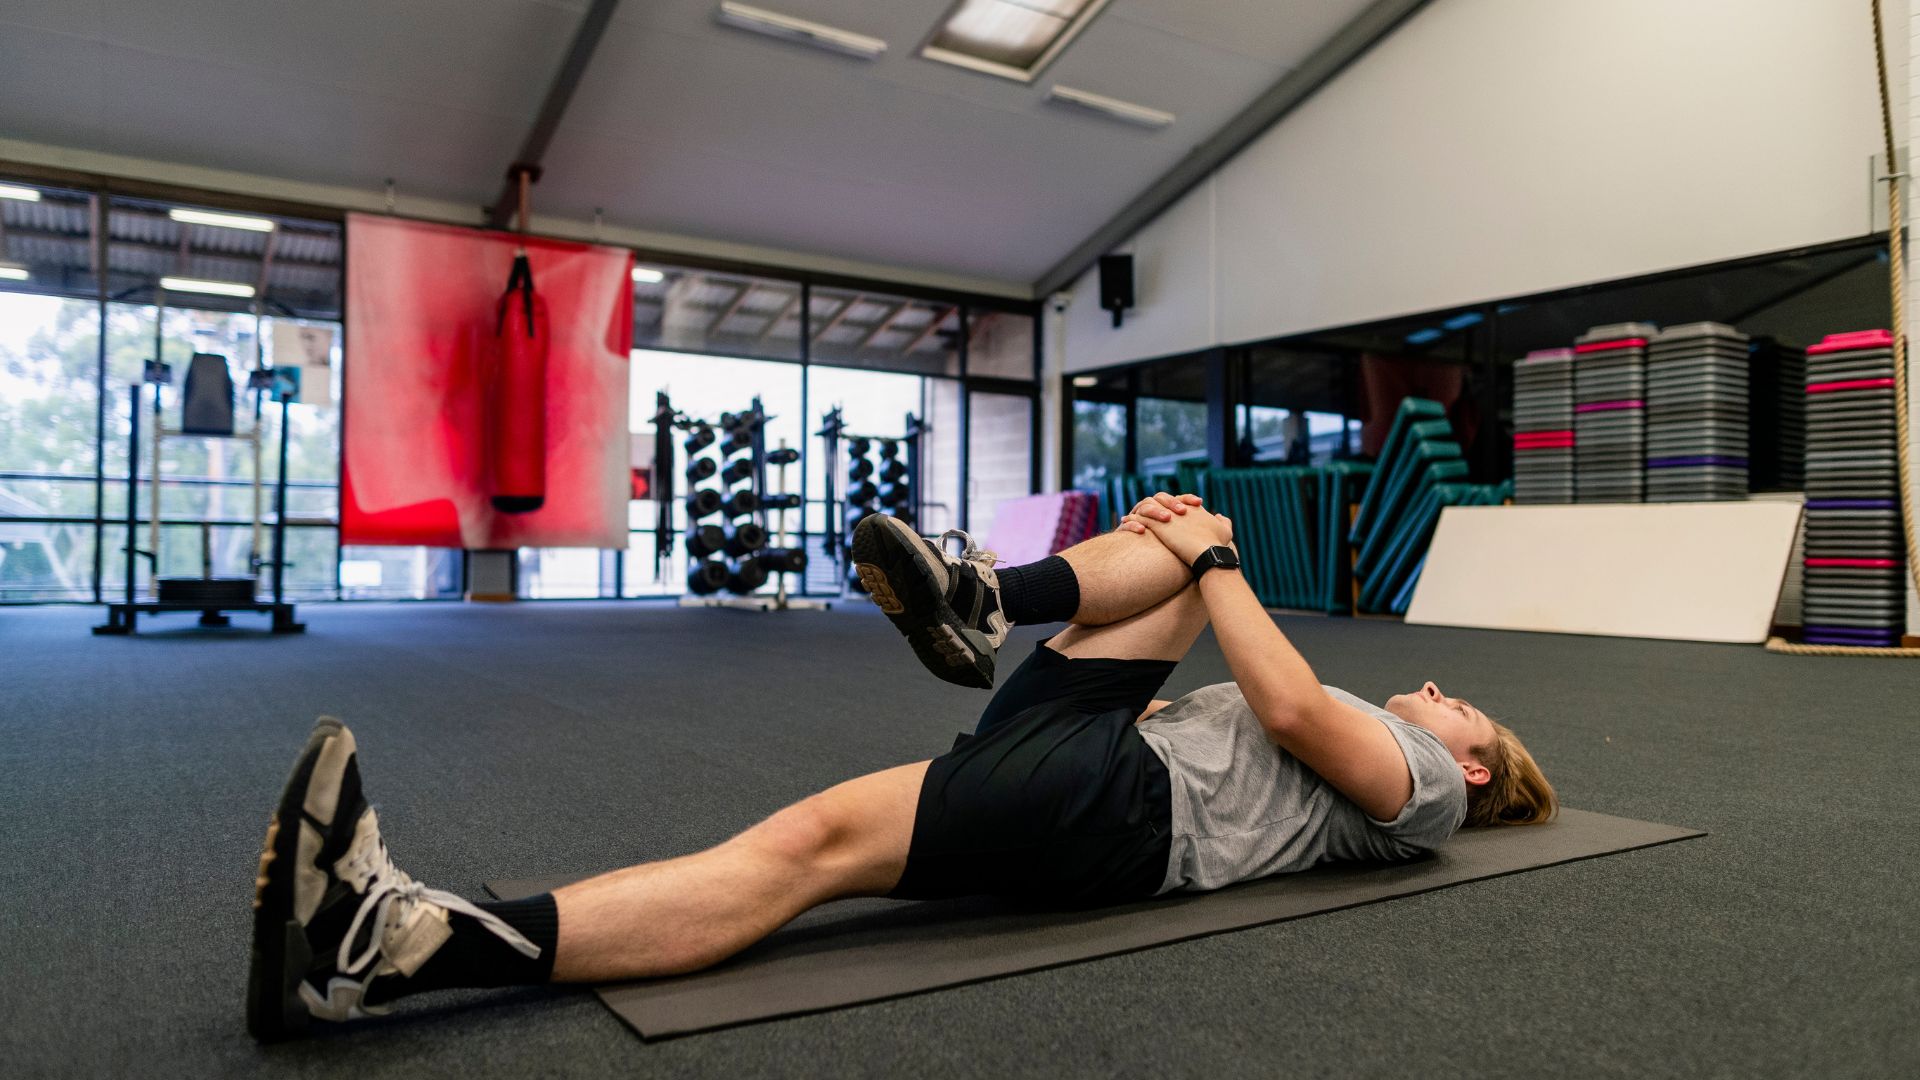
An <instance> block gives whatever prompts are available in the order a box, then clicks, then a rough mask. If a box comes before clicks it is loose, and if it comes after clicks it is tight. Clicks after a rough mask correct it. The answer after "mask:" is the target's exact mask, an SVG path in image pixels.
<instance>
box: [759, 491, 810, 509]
mask: <svg viewBox="0 0 1920 1080" xmlns="http://www.w3.org/2000/svg"><path fill="white" fill-rule="evenodd" d="M760 509H762V510H798V509H800V496H798V495H791V494H789V495H765V496H762V497H761V499H760Z"/></svg>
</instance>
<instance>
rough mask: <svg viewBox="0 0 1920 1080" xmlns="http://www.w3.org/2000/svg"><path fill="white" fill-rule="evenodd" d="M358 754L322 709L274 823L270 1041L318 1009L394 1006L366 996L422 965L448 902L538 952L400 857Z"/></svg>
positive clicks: (439, 940)
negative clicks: (385, 833)
mask: <svg viewBox="0 0 1920 1080" xmlns="http://www.w3.org/2000/svg"><path fill="white" fill-rule="evenodd" d="M357 757H358V755H357V754H356V752H355V747H354V742H353V733H352V732H351V731H348V730H347V727H346V725H345V724H342V723H341V722H340V721H338V720H335V719H333V718H331V717H322V718H321V720H320V722H319V723H318V724H315V725H314V728H313V734H312V735H311V736H310V737H309V738H308V739H307V748H306V750H305V751H303V752H302V753H301V755H300V760H299V761H297V762H295V763H294V766H293V776H292V777H290V778H289V779H288V780H287V786H286V790H285V791H284V792H283V793H282V794H281V796H280V806H279V809H277V810H276V811H274V815H273V819H272V820H271V821H270V822H268V824H267V840H266V843H265V844H264V845H263V846H262V847H261V849H260V871H259V875H258V877H256V878H255V880H254V890H253V953H252V957H251V965H250V970H249V972H248V977H247V1030H248V1031H249V1032H251V1033H252V1034H253V1037H254V1038H256V1039H259V1040H261V1041H263V1042H266V1041H272V1040H276V1039H284V1038H288V1037H290V1036H293V1035H298V1034H300V1033H301V1032H302V1031H305V1030H306V1028H307V1026H308V1024H309V1023H311V1022H312V1021H313V1020H316V1019H319V1020H332V1021H344V1020H357V1019H360V1018H361V1017H365V1016H377V1015H380V1014H381V1013H384V1012H386V1011H387V1010H385V1009H383V1008H379V1007H376V1006H373V1005H370V1004H367V1003H366V1002H365V1001H363V1000H362V999H363V998H364V997H365V996H366V993H367V988H368V987H369V986H371V985H372V984H373V981H374V980H375V979H377V978H380V977H382V976H389V975H401V976H406V975H411V974H413V973H414V972H416V971H418V970H419V969H420V965H421V964H424V963H426V961H427V958H428V957H430V956H432V955H433V954H434V952H436V951H437V950H438V949H439V948H440V946H441V945H443V944H445V943H446V941H447V939H448V938H449V937H451V936H452V934H453V931H452V929H451V928H450V927H449V926H448V925H447V914H448V912H450V911H457V912H460V913H461V914H463V915H471V916H473V917H474V918H476V919H478V920H480V922H481V923H482V924H484V925H486V926H487V928H488V929H490V930H492V931H493V932H494V933H495V934H498V935H499V936H500V937H501V939H502V940H504V941H506V942H507V943H509V944H511V945H512V946H513V947H514V948H516V949H518V950H520V951H521V952H522V953H524V954H526V955H527V956H538V955H539V954H540V950H539V948H538V947H537V946H535V945H534V944H533V943H532V942H530V941H528V940H527V939H526V938H524V937H522V936H521V935H520V934H518V933H516V932H515V931H514V930H513V929H512V928H511V927H509V926H508V925H507V924H506V923H504V922H502V921H501V920H500V919H499V918H497V917H495V916H494V915H491V914H489V913H487V912H484V911H482V910H480V909H479V908H476V907H474V906H473V905H472V904H470V903H468V902H467V901H465V900H463V899H461V898H460V897H458V896H455V895H453V894H452V893H447V892H442V891H440V890H438V889H429V888H427V887H425V886H423V885H421V884H419V883H418V882H416V881H414V880H413V879H412V878H409V877H408V876H407V875H406V874H403V873H401V872H400V871H399V870H398V869H396V868H395V867H394V865H393V861H392V859H390V858H389V857H388V856H387V846H386V844H385V842H383V841H382V840H381V839H380V822H379V819H378V818H377V817H376V816H375V815H374V812H373V808H372V807H371V806H368V805H367V801H366V798H365V796H363V795H362V794H361V791H360V768H359V764H358V761H357Z"/></svg>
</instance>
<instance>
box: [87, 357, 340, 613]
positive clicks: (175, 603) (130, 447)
mask: <svg viewBox="0 0 1920 1080" xmlns="http://www.w3.org/2000/svg"><path fill="white" fill-rule="evenodd" d="M196 359H198V358H197V357H196ZM253 374H254V378H253V380H251V385H252V387H253V389H255V390H256V391H264V390H265V389H266V388H267V386H268V385H269V383H270V381H271V378H272V369H269V368H261V369H258V370H256V371H255V372H254V373H253ZM263 376H264V378H263ZM165 377H166V372H165V368H164V366H161V365H155V364H149V370H148V381H151V382H153V383H154V384H155V388H154V414H153V429H152V432H151V436H152V448H153V467H152V470H151V479H152V493H151V496H150V499H149V502H150V503H151V505H150V507H149V510H150V512H151V519H150V521H149V529H150V531H149V536H150V538H151V539H150V540H149V545H148V550H141V548H140V546H139V542H138V540H137V539H136V537H138V535H139V518H138V514H139V509H138V507H139V486H140V413H141V412H142V411H143V409H142V402H143V399H144V397H145V393H144V384H143V383H134V384H133V385H132V387H131V389H130V391H129V395H128V401H129V404H130V408H129V414H128V415H129V421H130V427H129V434H128V437H127V516H126V530H127V539H126V547H125V549H124V550H125V553H126V560H127V561H126V593H125V598H124V599H123V600H121V601H120V602H119V603H113V604H108V605H107V621H106V622H104V623H101V624H100V625H98V626H95V627H94V628H93V632H94V633H95V634H98V635H104V636H125V635H131V634H134V633H137V632H138V630H139V620H140V616H141V615H164V614H169V613H174V612H183V611H197V612H199V613H200V625H201V626H206V627H223V626H227V625H230V624H231V621H232V620H230V619H229V618H228V617H227V616H228V615H230V614H233V613H235V612H240V613H248V614H259V615H266V616H268V617H269V622H268V631H269V632H270V633H274V634H299V633H304V632H305V631H306V629H307V626H306V624H305V623H303V622H300V621H299V620H298V619H296V618H295V617H294V605H292V604H290V603H287V602H286V599H285V591H284V586H285V580H284V578H285V574H284V571H285V568H286V550H287V541H286V537H287V526H286V519H287V431H288V424H287V410H288V408H289V406H290V404H291V403H292V400H293V394H292V391H291V389H289V388H282V387H277V386H276V387H275V388H274V393H273V397H274V400H276V401H278V402H279V403H280V449H279V456H280V471H279V475H278V476H277V477H276V478H275V479H274V486H273V505H274V515H273V558H272V559H270V560H263V559H261V558H260V555H259V549H260V527H261V522H260V519H261V511H260V501H261V500H260V495H261V483H260V447H261V441H260V427H261V422H262V420H263V419H264V411H263V409H262V408H261V404H260V400H259V397H258V395H257V394H256V397H255V400H254V413H253V426H252V427H251V428H250V429H248V430H247V431H245V432H238V433H235V432H231V431H226V432H219V431H190V430H180V429H167V428H165V427H163V426H162V425H161V423H160V390H159V386H160V384H161V383H162V382H164V380H165ZM164 438H205V439H219V438H230V439H245V440H246V441H248V442H249V443H250V444H252V446H253V461H254V470H253V490H254V500H253V505H254V509H253V535H254V542H253V555H252V556H251V557H250V559H249V560H248V561H249V562H250V563H251V564H252V567H251V568H252V569H253V571H254V572H255V574H258V573H259V571H260V569H261V568H262V567H263V566H265V567H271V568H272V571H273V575H272V590H273V591H272V599H270V600H261V599H259V598H258V597H257V596H256V595H255V592H256V590H257V589H258V587H259V583H258V580H257V579H256V578H216V577H214V576H213V575H212V556H211V552H210V551H209V540H208V534H207V532H206V530H205V528H204V526H203V528H202V532H201V538H202V539H201V545H202V547H201V565H202V568H203V576H202V577H199V578H161V577H160V576H159V568H160V480H161V477H160V446H161V440H162V439H164ZM143 555H144V556H146V557H147V559H148V560H149V562H150V565H151V566H152V568H153V571H154V574H153V581H154V597H153V599H150V600H140V599H136V592H137V589H138V585H137V582H138V580H139V574H138V565H137V564H138V560H139V558H140V557H141V556H143Z"/></svg>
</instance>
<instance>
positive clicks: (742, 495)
mask: <svg viewBox="0 0 1920 1080" xmlns="http://www.w3.org/2000/svg"><path fill="white" fill-rule="evenodd" d="M759 508H760V496H758V495H755V494H754V493H753V489H752V488H741V489H740V490H738V491H736V492H734V493H733V494H731V495H728V496H727V499H726V501H725V502H723V503H721V504H720V512H721V513H722V514H725V515H726V516H727V517H730V518H737V517H740V516H741V515H743V514H751V513H753V512H754V511H755V510H758V509H759Z"/></svg>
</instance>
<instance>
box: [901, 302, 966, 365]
mask: <svg viewBox="0 0 1920 1080" xmlns="http://www.w3.org/2000/svg"><path fill="white" fill-rule="evenodd" d="M958 310H960V308H959V305H957V304H956V305H954V306H952V307H949V308H947V310H945V311H942V312H940V313H939V314H937V315H935V316H934V317H933V321H932V322H930V323H928V324H927V326H926V329H924V330H922V331H920V332H919V333H918V334H915V335H914V337H913V340H912V341H909V342H907V343H906V344H905V345H902V346H900V355H901V356H905V355H907V354H908V353H911V352H912V351H913V350H915V349H917V348H919V347H920V346H922V345H924V344H926V343H927V339H928V338H930V337H932V336H933V335H934V334H935V333H937V332H938V331H939V329H940V324H941V323H943V322H946V321H947V320H948V319H950V318H952V317H953V313H954V312H956V311H958Z"/></svg>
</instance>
